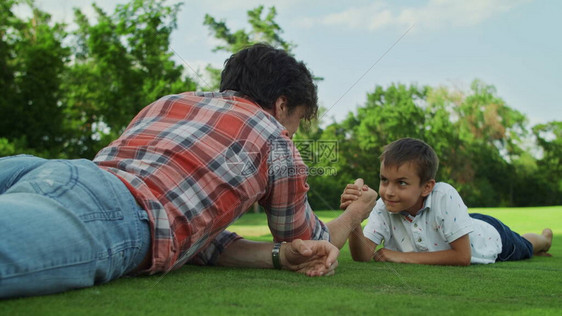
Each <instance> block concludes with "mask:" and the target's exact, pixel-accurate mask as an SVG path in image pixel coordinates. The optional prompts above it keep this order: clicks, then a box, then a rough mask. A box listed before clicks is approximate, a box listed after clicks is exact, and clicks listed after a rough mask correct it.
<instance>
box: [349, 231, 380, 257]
mask: <svg viewBox="0 0 562 316" xmlns="http://www.w3.org/2000/svg"><path fill="white" fill-rule="evenodd" d="M375 249H377V244H375V243H374V242H373V241H372V240H370V239H369V238H367V237H365V235H363V229H361V226H358V227H356V228H355V229H354V230H353V231H352V232H351V234H350V235H349V250H350V251H351V257H352V258H353V260H354V261H371V260H373V255H374V254H375Z"/></svg>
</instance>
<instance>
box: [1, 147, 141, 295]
mask: <svg viewBox="0 0 562 316" xmlns="http://www.w3.org/2000/svg"><path fill="white" fill-rule="evenodd" d="M149 248H150V228H149V225H148V215H147V213H146V211H144V210H143V209H142V208H141V207H140V206H138V204H137V203H136V201H135V199H134V197H133V196H132V194H131V193H130V191H129V190H128V189H127V187H126V186H125V185H124V184H123V183H122V182H121V181H120V180H119V179H118V178H117V177H116V176H114V175H113V174H111V173H109V172H107V171H104V170H102V169H100V168H99V167H97V166H96V165H95V164H94V163H93V162H91V161H89V160H84V159H81V160H45V159H41V158H36V157H32V156H15V157H6V158H0V298H7V297H16V296H30V295H42V294H51V293H56V292H62V291H66V290H70V289H75V288H82V287H88V286H92V285H94V284H98V283H105V282H108V281H111V280H113V279H116V278H119V277H121V276H123V275H126V274H128V273H130V272H131V271H133V270H134V269H135V268H136V267H137V266H138V265H139V264H140V263H141V262H142V260H143V258H144V257H145V255H146V254H147V253H148V251H149Z"/></svg>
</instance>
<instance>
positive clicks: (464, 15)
mask: <svg viewBox="0 0 562 316" xmlns="http://www.w3.org/2000/svg"><path fill="white" fill-rule="evenodd" d="M35 2H36V4H37V6H38V7H39V8H41V9H42V10H43V11H46V12H48V13H50V14H51V15H52V16H53V20H54V21H66V22H67V23H71V22H72V18H73V8H74V7H77V8H81V9H82V11H83V12H84V13H86V14H87V15H88V16H92V17H93V16H94V15H93V10H92V9H91V5H90V4H91V3H92V2H93V1H88V0H36V1H35ZM95 2H96V3H97V4H98V5H99V6H100V7H102V8H103V9H104V10H105V11H106V12H109V13H112V12H113V11H114V8H115V5H116V3H126V1H122V0H117V1H115V0H97V1H95ZM177 2H183V3H184V4H183V6H182V7H181V10H180V12H179V14H178V28H177V29H176V30H175V31H174V32H173V33H172V41H171V48H172V49H173V51H174V52H175V54H176V55H175V56H174V58H175V59H176V61H177V62H178V63H181V64H184V67H185V68H186V72H187V73H188V75H189V76H190V77H196V75H195V73H194V71H193V70H199V71H202V70H203V69H204V67H205V65H207V64H212V65H214V66H215V67H218V68H220V67H221V66H222V64H223V62H224V60H225V59H226V58H227V57H228V54H227V53H222V52H213V51H212V50H213V48H214V47H215V46H216V45H217V44H218V43H219V42H217V40H215V39H214V38H213V37H212V35H211V34H210V32H209V29H208V28H207V27H205V26H204V25H203V19H204V16H205V14H210V15H211V16H213V17H214V18H215V19H217V20H225V21H226V23H227V26H228V27H229V28H230V29H231V30H232V31H235V30H238V29H242V28H243V29H246V30H248V29H249V26H248V23H247V15H246V12H247V11H248V10H251V9H254V8H255V7H257V6H258V5H264V6H265V8H266V9H267V8H269V7H271V6H275V8H276V10H277V17H276V22H277V23H278V24H279V26H280V27H281V28H282V30H283V33H282V34H281V36H282V38H284V39H285V40H286V41H290V42H292V43H294V44H296V45H297V47H296V48H295V49H294V50H293V53H294V54H295V57H296V58H297V59H298V60H302V61H304V62H305V63H306V64H307V66H308V67H309V68H310V69H311V71H312V72H313V74H314V75H315V76H319V77H323V78H324V80H323V81H320V82H319V83H318V97H319V103H320V105H321V106H324V107H325V108H327V109H328V112H327V113H326V115H325V116H324V117H323V118H322V120H323V122H324V123H330V122H331V121H333V120H336V121H341V120H342V119H343V118H345V117H346V116H347V114H348V113H349V112H350V111H351V112H355V111H356V109H357V107H359V106H361V105H363V104H364V103H365V101H366V95H367V93H370V92H372V91H374V88H375V87H376V86H377V85H380V86H383V87H388V86H389V85H391V84H393V83H402V84H406V85H409V84H417V85H429V86H433V87H437V86H447V87H450V88H453V89H461V90H463V91H468V90H469V88H470V83H471V82H472V81H473V80H474V79H480V80H482V81H483V82H484V83H486V84H489V85H493V86H495V87H496V90H497V95H498V96H499V97H500V98H502V99H503V100H504V101H505V102H506V104H507V105H508V106H509V107H511V108H514V109H516V110H518V111H520V112H522V113H523V114H525V115H526V116H527V118H528V119H529V123H530V124H531V125H535V124H539V123H546V122H549V121H554V120H556V121H562V102H561V101H560V90H562V75H561V71H562V41H561V40H560V30H562V19H560V13H562V1H558V0H470V1H466V0H464V1H463V0H458V1H457V0H455V1H452V0H425V1H391V0H380V1H379V0H371V1H367V0H348V1H336V0H307V1H304V0H301V1H297V0H278V1H265V0H261V1H259V0H239V1H233V0H216V1H211V0H210V1H200V0H185V1H175V0H168V1H167V2H166V3H167V4H172V3H177ZM265 11H267V10H265ZM16 12H17V11H16ZM264 15H265V14H264ZM186 63H187V65H186ZM203 80H204V79H203Z"/></svg>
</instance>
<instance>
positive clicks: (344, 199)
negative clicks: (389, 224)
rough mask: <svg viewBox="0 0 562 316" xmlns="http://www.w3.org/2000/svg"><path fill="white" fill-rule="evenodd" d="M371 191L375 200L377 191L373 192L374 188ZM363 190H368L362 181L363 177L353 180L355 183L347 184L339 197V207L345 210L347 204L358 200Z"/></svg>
mask: <svg viewBox="0 0 562 316" xmlns="http://www.w3.org/2000/svg"><path fill="white" fill-rule="evenodd" d="M371 191H372V192H374V194H375V197H374V199H375V200H376V199H377V192H375V191H374V190H371ZM363 192H369V186H367V185H366V184H364V183H363V179H361V178H359V179H357V180H355V183H353V184H348V185H347V186H346V187H345V189H344V191H343V193H342V195H341V198H340V209H342V210H345V209H346V208H347V207H348V206H349V204H351V203H353V201H356V200H358V199H359V198H360V197H361V196H362V195H363ZM371 194H372V193H371ZM373 206H374V205H373Z"/></svg>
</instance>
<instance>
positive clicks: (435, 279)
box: [0, 207, 562, 315]
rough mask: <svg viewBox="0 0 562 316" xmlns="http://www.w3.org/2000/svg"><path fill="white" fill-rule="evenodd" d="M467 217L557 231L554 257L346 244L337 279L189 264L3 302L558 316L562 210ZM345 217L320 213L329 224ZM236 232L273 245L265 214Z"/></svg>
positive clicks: (172, 310)
mask: <svg viewBox="0 0 562 316" xmlns="http://www.w3.org/2000/svg"><path fill="white" fill-rule="evenodd" d="M470 211H471V212H480V213H485V214H490V215H493V216H496V217H497V218H499V219H500V220H502V221H503V222H505V223H506V224H508V225H509V226H510V227H511V228H512V229H513V230H515V231H517V232H519V233H525V232H536V233H540V231H541V230H542V228H543V227H550V228H552V230H553V232H554V241H553V246H552V248H551V251H550V252H551V253H552V255H553V257H551V258H546V257H536V258H533V259H530V260H525V261H518V262H505V263H496V264H491V265H472V266H469V267H444V266H424V265H406V264H392V263H378V262H369V263H359V262H353V261H352V260H351V258H350V254H349V250H348V248H347V246H346V247H344V248H343V249H342V252H341V255H340V258H339V262H340V265H339V267H338V269H337V272H336V275H334V276H331V277H323V278H308V277H305V276H302V275H299V274H295V273H292V272H288V271H274V270H255V269H234V268H220V267H197V266H185V267H183V268H182V269H180V270H178V271H175V272H172V273H169V274H167V275H165V276H159V275H157V276H151V277H138V278H125V279H120V280H116V281H114V282H111V283H109V284H106V285H101V286H97V287H93V288H89V289H83V290H77V291H71V292H67V293H62V294H57V295H51V296H44V297H33V298H25V299H14V300H4V301H0V315H75V314H80V315H83V314H95V315H100V314H105V315H139V314H151V315H152V314H154V315H155V314H158V315H186V314H204V315H283V314H291V315H293V314H294V315H326V314H329V315H334V314H385V315H394V314H396V315H410V314H463V315H475V314H476V315H487V314H489V315H498V314H499V315H502V314H503V315H508V314H509V315H511V314H518V315H560V314H561V313H562V207H541V208H508V209H471V210H470ZM338 214H339V212H337V211H323V212H318V215H319V217H320V218H321V219H323V220H325V221H328V220H330V219H332V218H334V217H335V216H337V215H338ZM232 230H234V231H236V232H238V233H239V234H241V235H243V236H246V237H247V238H249V239H254V240H270V239H271V237H270V235H269V234H268V229H267V227H266V225H265V216H264V215H263V214H247V215H245V216H244V217H243V218H241V219H240V220H239V221H238V222H237V223H236V225H233V227H232Z"/></svg>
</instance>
